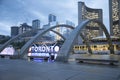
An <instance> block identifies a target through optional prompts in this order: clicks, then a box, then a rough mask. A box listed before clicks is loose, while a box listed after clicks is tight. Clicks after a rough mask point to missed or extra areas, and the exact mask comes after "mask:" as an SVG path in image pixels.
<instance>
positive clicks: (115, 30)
mask: <svg viewBox="0 0 120 80" xmlns="http://www.w3.org/2000/svg"><path fill="white" fill-rule="evenodd" d="M109 13H110V34H111V35H112V36H118V37H120V0H109Z"/></svg>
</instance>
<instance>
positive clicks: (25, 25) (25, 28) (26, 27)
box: [19, 23, 32, 34]
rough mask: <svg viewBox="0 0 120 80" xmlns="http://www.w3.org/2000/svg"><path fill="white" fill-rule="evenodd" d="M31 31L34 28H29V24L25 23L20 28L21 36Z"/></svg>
mask: <svg viewBox="0 0 120 80" xmlns="http://www.w3.org/2000/svg"><path fill="white" fill-rule="evenodd" d="M31 29H32V26H29V25H28V24H27V23H23V24H21V26H20V27H19V34H21V33H24V32H26V31H30V30H31Z"/></svg>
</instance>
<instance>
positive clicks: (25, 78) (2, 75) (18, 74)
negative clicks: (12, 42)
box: [0, 59, 120, 80]
mask: <svg viewBox="0 0 120 80" xmlns="http://www.w3.org/2000/svg"><path fill="white" fill-rule="evenodd" d="M0 80H120V66H110V65H98V64H76V63H60V62H53V63H52V62H33V61H31V62H28V61H26V60H9V59H0Z"/></svg>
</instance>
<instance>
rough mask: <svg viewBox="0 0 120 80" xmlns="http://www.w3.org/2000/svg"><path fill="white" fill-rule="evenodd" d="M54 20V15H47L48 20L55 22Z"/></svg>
mask: <svg viewBox="0 0 120 80" xmlns="http://www.w3.org/2000/svg"><path fill="white" fill-rule="evenodd" d="M55 21H56V16H55V15H54V14H49V16H48V22H49V23H51V22H55Z"/></svg>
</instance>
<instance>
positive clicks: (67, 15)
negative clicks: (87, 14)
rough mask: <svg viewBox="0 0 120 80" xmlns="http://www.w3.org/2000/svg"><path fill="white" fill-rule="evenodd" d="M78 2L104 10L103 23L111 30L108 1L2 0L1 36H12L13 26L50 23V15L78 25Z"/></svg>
mask: <svg viewBox="0 0 120 80" xmlns="http://www.w3.org/2000/svg"><path fill="white" fill-rule="evenodd" d="M78 1H82V2H85V4H86V6H88V7H90V8H95V9H96V8H99V9H103V22H104V24H105V26H106V27H107V29H108V30H109V10H108V9H109V8H108V0H0V35H9V36H10V27H11V26H20V24H22V23H25V22H26V23H27V24H29V25H32V20H35V19H39V20H40V21H41V26H42V25H44V24H47V23H48V15H49V14H54V15H56V16H57V21H58V22H60V23H65V22H66V20H69V21H72V22H73V23H75V25H76V26H77V25H78Z"/></svg>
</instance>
